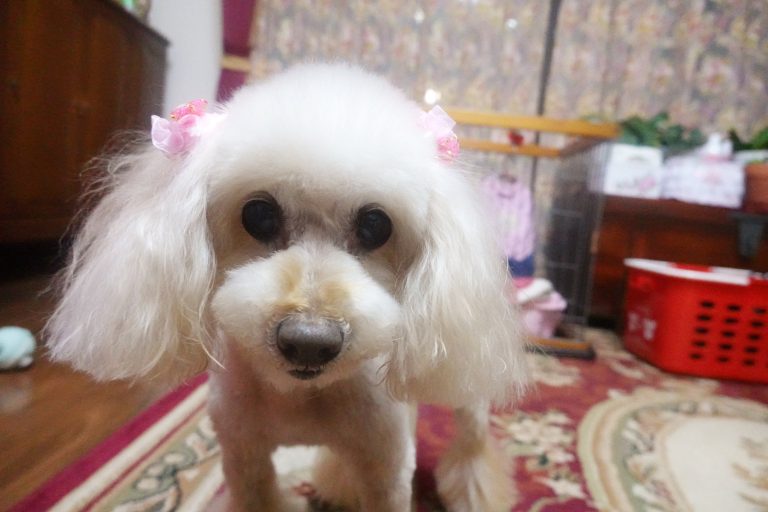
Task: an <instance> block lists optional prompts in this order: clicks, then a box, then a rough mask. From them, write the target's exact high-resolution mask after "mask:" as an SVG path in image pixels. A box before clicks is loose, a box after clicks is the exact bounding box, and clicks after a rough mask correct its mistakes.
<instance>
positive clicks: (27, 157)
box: [0, 0, 167, 243]
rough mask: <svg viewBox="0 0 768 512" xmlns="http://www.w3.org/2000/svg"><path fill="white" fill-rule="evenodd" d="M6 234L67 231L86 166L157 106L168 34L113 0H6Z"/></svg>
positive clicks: (31, 236)
mask: <svg viewBox="0 0 768 512" xmlns="http://www.w3.org/2000/svg"><path fill="white" fill-rule="evenodd" d="M0 41H2V42H1V43H0V44H1V45H2V46H0V73H1V74H0V76H2V80H3V84H2V86H3V89H2V98H0V137H1V139H2V144H0V243H4V242H16V241H31V240H36V239H52V238H57V237H59V236H61V234H62V233H64V231H65V229H66V226H67V225H68V224H69V223H70V221H71V219H72V216H73V214H74V212H75V210H76V208H77V203H78V199H77V198H78V197H79V196H80V194H81V192H82V188H83V185H84V183H83V180H82V179H81V176H82V171H83V168H84V167H85V166H86V164H87V163H88V161H89V160H91V159H92V158H94V157H96V156H98V155H99V154H101V153H102V152H103V151H104V150H105V149H106V146H107V143H108V142H109V141H113V142H114V145H115V148H117V147H119V146H120V145H122V144H123V143H125V142H127V140H128V139H130V138H132V137H133V136H131V135H121V134H120V132H121V131H122V130H126V129H141V130H144V131H146V129H147V128H148V127H149V116H150V114H151V113H159V112H160V111H161V105H162V98H163V87H164V75H165V48H166V45H167V42H166V41H165V40H164V39H163V38H162V37H160V36H159V35H157V34H156V33H154V32H152V31H151V30H150V29H149V28H147V27H146V26H144V25H143V24H141V23H140V22H139V21H138V20H136V19H135V18H133V17H132V16H131V15H130V14H128V13H127V12H125V11H123V10H122V9H121V8H120V7H119V6H117V5H116V4H114V3H113V2H110V1H108V0H56V1H55V2H50V1H46V0H0Z"/></svg>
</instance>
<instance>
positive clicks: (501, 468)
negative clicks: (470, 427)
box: [435, 443, 517, 512]
mask: <svg viewBox="0 0 768 512" xmlns="http://www.w3.org/2000/svg"><path fill="white" fill-rule="evenodd" d="M435 478H436V480H437V491H438V494H439V495H440V499H441V500H442V502H443V505H445V508H446V509H447V510H449V511H450V512H477V511H483V512H509V510H510V509H511V508H512V506H513V505H514V504H515V502H516V500H517V495H516V492H515V487H514V483H513V482H512V480H511V479H510V477H509V474H508V470H507V468H506V465H505V464H504V461H503V460H502V458H501V457H500V456H499V455H498V452H497V451H496V450H493V449H492V445H491V443H486V445H485V447H484V448H483V449H482V450H481V451H479V452H474V453H472V452H468V451H466V450H462V449H461V447H460V446H453V447H452V449H451V450H449V451H448V453H446V454H445V455H444V456H443V458H442V460H441V461H440V464H439V465H438V467H437V469H436V470H435Z"/></svg>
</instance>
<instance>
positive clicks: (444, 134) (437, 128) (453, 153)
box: [420, 105, 460, 162]
mask: <svg viewBox="0 0 768 512" xmlns="http://www.w3.org/2000/svg"><path fill="white" fill-rule="evenodd" d="M420 122H421V126H422V128H424V129H425V130H426V131H427V133H429V134H430V135H432V136H433V137H435V139H436V140H437V152H438V154H439V155H440V159H442V160H444V161H447V162H450V161H453V160H454V159H455V158H456V157H457V156H459V150H460V148H459V138H458V137H456V134H455V133H453V127H454V126H456V121H454V120H453V119H451V116H449V115H448V114H447V113H446V111H445V110H443V109H442V108H440V107H439V106H438V105H435V106H434V107H432V110H430V111H429V112H422V113H421V119H420Z"/></svg>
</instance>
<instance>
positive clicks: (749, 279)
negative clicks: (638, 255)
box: [624, 259, 768, 382]
mask: <svg viewBox="0 0 768 512" xmlns="http://www.w3.org/2000/svg"><path fill="white" fill-rule="evenodd" d="M625 264H626V265H627V267H629V276H628V286H627V296H626V307H625V316H624V329H625V330H624V345H625V347H626V348H627V350H629V351H630V352H632V353H634V354H636V355H637V356H639V357H641V358H642V359H645V360H647V361H648V362H650V363H652V364H654V365H656V366H658V367H659V368H661V369H664V370H668V371H671V372H677V373H684V374H688V375H696V376H700V377H713V378H725V379H737V380H744V381H750V382H768V280H766V279H765V278H762V277H759V276H756V275H755V274H752V273H750V272H749V271H747V270H737V269H729V268H719V267H706V266H700V265H681V264H676V263H668V262H663V261H652V260H642V259H628V260H625Z"/></svg>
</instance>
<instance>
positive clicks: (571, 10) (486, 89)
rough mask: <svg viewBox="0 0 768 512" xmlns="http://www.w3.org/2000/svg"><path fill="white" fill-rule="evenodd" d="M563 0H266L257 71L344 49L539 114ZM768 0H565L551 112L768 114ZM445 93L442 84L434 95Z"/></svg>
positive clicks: (731, 117)
mask: <svg viewBox="0 0 768 512" xmlns="http://www.w3.org/2000/svg"><path fill="white" fill-rule="evenodd" d="M548 9H549V2H544V1H540V0H503V1H502V0H457V1H450V2H420V1H411V2H401V1H394V0H385V1H381V2H363V1H361V0H356V1H351V2H342V3H338V2H329V1H327V0H326V1H322V2H310V1H309V0H298V1H294V2H281V1H278V0H261V1H260V2H259V6H258V9H257V11H258V12H257V19H256V23H255V27H256V29H255V32H254V34H255V35H254V39H255V40H254V45H253V47H254V49H255V50H254V53H253V55H252V60H253V63H254V68H255V71H254V75H255V76H257V77H260V76H263V75H265V74H269V73H272V72H274V71H276V70H279V69H282V68H283V67H284V66H286V65H288V64H291V63H294V62H297V61H305V60H317V59H325V60H328V59H334V60H336V59H343V60H347V61H352V62H357V63H360V64H362V65H364V66H366V67H368V68H370V69H372V70H374V71H377V72H380V73H383V74H385V75H387V76H389V77H390V78H391V79H392V80H394V81H395V83H397V84H398V85H399V86H400V87H402V88H403V89H404V90H405V91H406V92H407V93H408V94H410V95H411V96H412V97H413V98H421V97H423V96H424V94H425V92H426V91H427V89H433V90H434V91H437V92H438V93H439V96H440V103H441V104H443V105H452V106H463V107H470V108H475V109H483V110H495V111H505V112H512V113H516V114H533V113H535V112H536V100H537V94H538V87H539V75H540V71H541V70H540V67H541V62H542V59H543V48H544V39H545V32H546V24H547V14H548ZM767 94H768V9H765V2H764V0H706V1H705V0H696V1H684V0H674V1H671V2H670V1H668V0H594V1H590V2H563V3H562V7H561V11H560V16H559V22H558V27H557V34H556V46H555V49H554V55H553V64H552V71H551V77H550V81H549V87H548V92H547V102H546V110H545V113H546V114H547V115H549V116H553V117H566V118H574V117H579V116H583V115H590V114H599V115H602V116H605V117H607V118H620V117H624V116H626V115H629V114H634V113H641V114H645V115H652V114H654V113H656V112H658V111H660V110H665V109H666V110H669V111H670V113H671V115H672V117H673V118H674V119H676V120H680V121H681V122H683V123H685V124H689V125H698V126H702V127H703V128H705V129H709V130H720V131H723V130H726V129H728V128H730V127H731V126H734V127H737V128H739V129H740V131H742V132H744V133H752V132H753V131H754V130H756V129H757V128H758V127H760V126H763V125H765V124H768V103H767V102H766V101H765V97H766V95H767ZM433 96H434V95H433Z"/></svg>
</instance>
